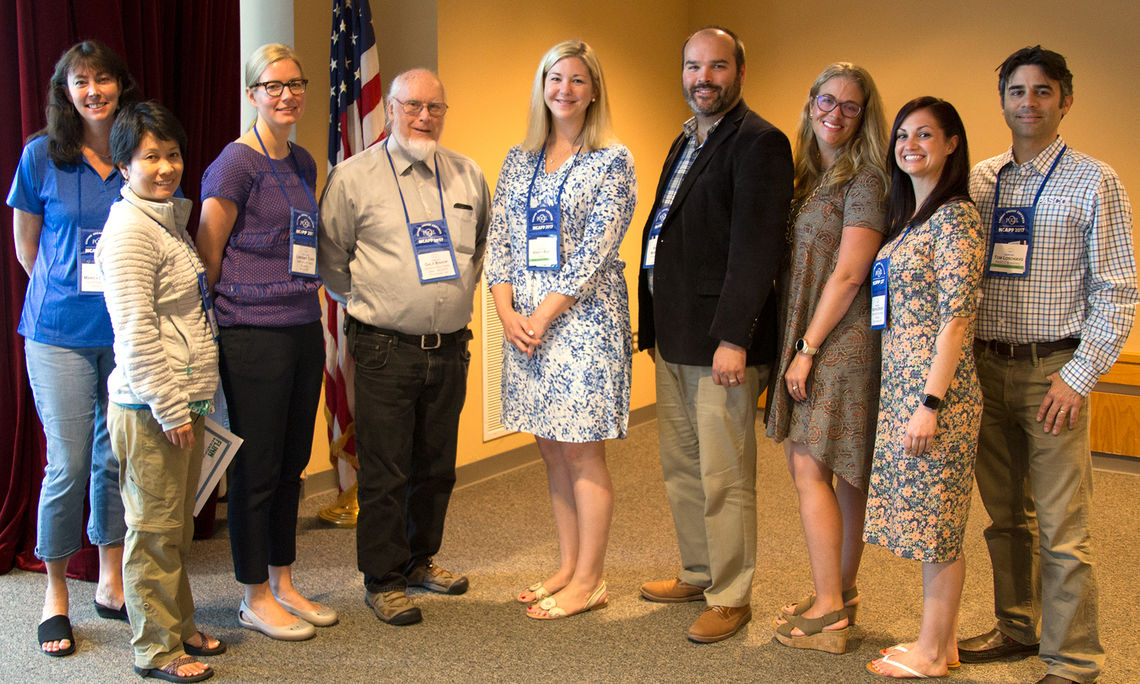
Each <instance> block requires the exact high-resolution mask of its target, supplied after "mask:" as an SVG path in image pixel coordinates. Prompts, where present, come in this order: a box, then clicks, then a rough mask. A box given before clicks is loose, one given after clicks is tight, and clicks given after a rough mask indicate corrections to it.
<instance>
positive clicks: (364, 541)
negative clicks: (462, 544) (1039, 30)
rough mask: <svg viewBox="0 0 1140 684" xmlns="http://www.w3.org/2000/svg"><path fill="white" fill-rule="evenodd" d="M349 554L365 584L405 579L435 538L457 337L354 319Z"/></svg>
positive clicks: (450, 448) (449, 451)
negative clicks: (354, 463)
mask: <svg viewBox="0 0 1140 684" xmlns="http://www.w3.org/2000/svg"><path fill="white" fill-rule="evenodd" d="M348 344H349V349H350V350H352V354H353V356H354V357H355V359H356V376H355V383H354V388H355V392H356V405H355V424H356V450H357V454H356V455H357V458H358V459H359V461H360V471H359V472H358V473H357V502H358V503H359V505H360V513H359V516H358V517H357V524H356V558H357V564H358V566H359V568H360V570H361V572H363V573H364V584H365V586H366V587H368V589H369V590H370V591H390V590H392V589H402V588H406V587H407V579H406V577H407V573H408V572H409V571H410V570H411V569H412V568H414V567H416V566H417V565H421V564H423V563H425V562H426V561H427V560H428V559H430V558H431V557H432V556H434V555H435V554H436V553H437V552H438V551H439V547H440V544H441V543H442V542H443V521H444V517H445V516H446V514H447V503H448V501H449V500H450V498H451V490H452V488H453V487H454V486H455V451H456V444H457V441H458V433H459V413H460V411H462V410H463V402H464V398H465V397H466V393H467V367H468V364H469V362H470V358H471V355H470V353H469V352H468V351H467V342H466V341H461V342H451V343H449V344H445V345H443V346H441V347H439V348H438V349H421V348H420V347H419V346H418V345H414V344H409V343H408V342H406V341H400V340H399V339H397V338H396V337H394V336H391V335H385V334H382V333H380V332H378V331H377V330H376V329H375V328H371V327H370V326H366V325H363V324H361V323H359V322H358V321H355V320H351V319H350V320H349V323H348Z"/></svg>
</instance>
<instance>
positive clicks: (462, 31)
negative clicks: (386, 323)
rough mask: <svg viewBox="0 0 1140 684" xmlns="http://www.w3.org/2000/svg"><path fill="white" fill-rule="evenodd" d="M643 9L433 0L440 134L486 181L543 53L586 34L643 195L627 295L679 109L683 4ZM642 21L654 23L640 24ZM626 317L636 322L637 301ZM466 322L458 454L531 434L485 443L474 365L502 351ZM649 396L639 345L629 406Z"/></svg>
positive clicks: (464, 457) (517, 123) (510, 136)
mask: <svg viewBox="0 0 1140 684" xmlns="http://www.w3.org/2000/svg"><path fill="white" fill-rule="evenodd" d="M649 8H650V5H648V4H645V5H642V4H637V3H631V4H625V3H614V2H607V1H605V0H581V1H580V2H577V3H554V2H525V3H520V2H517V1H505V0H486V1H481V2H478V3H474V2H467V1H466V0H440V1H439V2H438V14H439V27H438V30H439V73H440V77H441V78H442V79H443V82H444V85H445V86H446V87H447V99H448V103H449V104H450V105H451V109H450V110H449V112H448V115H447V128H446V130H445V131H444V134H443V143H444V144H445V145H447V146H449V147H451V148H453V149H456V150H458V151H460V152H463V153H464V154H466V155H469V156H471V157H472V158H473V159H475V161H476V162H478V163H479V165H480V166H482V167H483V172H484V173H485V174H486V176H487V182H488V183H490V184H491V185H492V188H493V186H494V183H495V181H496V179H497V177H498V173H499V168H500V166H501V165H502V163H503V159H505V158H506V156H507V150H508V149H510V147H511V146H512V145H515V144H517V143H519V142H521V141H522V138H523V134H524V132H525V128H526V116H527V108H528V106H529V103H530V91H531V85H532V83H533V80H534V72H535V69H536V68H537V66H538V60H539V59H540V58H541V57H542V55H543V53H545V52H546V50H548V49H549V48H550V47H551V46H553V45H554V44H555V43H558V42H560V41H563V40H567V39H569V38H579V39H582V40H585V41H586V42H588V43H590V45H592V46H593V47H594V49H595V50H597V51H598V55H599V57H600V58H601V61H602V68H603V70H604V71H605V76H606V81H607V87H608V88H609V94H610V98H611V102H612V103H613V115H614V128H615V131H616V133H617V136H618V137H619V138H620V139H621V141H622V142H623V143H625V145H626V146H628V147H629V148H630V149H631V150H632V151H633V154H634V160H635V164H636V168H637V180H638V192H639V197H640V201H639V202H638V208H637V213H636V214H635V215H634V219H633V223H632V224H631V227H630V230H629V233H628V234H627V236H626V240H625V242H624V243H623V245H622V250H621V253H622V258H623V259H624V260H625V262H626V273H627V279H628V282H630V283H631V289H632V290H633V291H634V292H632V293H631V296H632V295H634V294H636V283H637V269H638V267H639V265H640V260H639V254H638V252H639V251H640V235H641V227H642V225H644V223H645V217H646V214H647V213H648V211H649V208H650V205H651V204H652V202H653V192H654V190H655V189H656V186H657V177H658V175H659V174H660V171H661V165H662V164H663V163H664V160H665V153H666V152H667V150H668V145H669V141H670V140H671V139H672V138H673V137H674V136H675V135H676V133H677V127H678V126H679V124H680V122H681V121H682V120H683V119H684V117H685V111H686V110H685V105H684V102H683V101H682V100H681V98H680V96H679V92H680V91H679V81H678V73H679V72H678V70H677V63H678V62H677V46H678V44H679V42H680V41H681V40H683V38H684V35H685V17H686V12H687V10H686V3H685V2H682V1H681V0H672V1H661V2H655V3H653V4H652V11H649ZM648 25H652V26H654V29H653V30H652V31H649V30H639V29H638V27H646V28H647V27H648ZM670 27H671V28H670ZM635 32H636V33H637V34H638V35H637V38H636V39H633V38H632V35H633V34H634V33H635ZM634 41H635V42H634ZM634 46H636V47H634ZM633 317H634V321H635V323H636V320H637V314H636V308H634V313H633ZM472 328H473V329H474V330H475V344H474V346H473V347H472V361H473V363H472V366H471V376H470V378H469V380H468V393H467V408H466V409H465V410H464V413H463V417H462V419H461V423H460V455H459V460H460V463H465V462H470V461H473V460H478V459H480V458H484V457H486V456H489V455H492V454H495V453H498V452H500V451H503V450H504V449H505V448H510V447H514V446H518V445H520V444H526V443H530V442H531V438H530V437H529V436H522V435H516V436H513V437H509V438H504V439H501V440H495V441H493V442H490V443H487V444H483V443H482V436H481V435H482V427H481V425H482V422H481V421H482V405H481V401H480V397H481V396H482V378H481V373H482V367H481V366H480V365H479V364H480V363H482V362H483V361H484V357H485V356H486V361H487V362H488V363H499V359H500V357H499V354H498V351H497V350H486V351H485V350H483V349H482V348H481V346H480V344H479V337H480V335H479V329H478V328H479V321H478V316H476V320H475V321H474V322H473V325H472ZM653 401H654V394H653V369H652V365H651V364H650V362H649V360H648V359H647V358H646V355H645V354H637V355H635V357H634V375H633V394H632V397H631V401H630V405H631V407H632V408H639V407H642V406H646V405H648V404H651V403H653Z"/></svg>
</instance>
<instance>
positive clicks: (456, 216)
mask: <svg viewBox="0 0 1140 684" xmlns="http://www.w3.org/2000/svg"><path fill="white" fill-rule="evenodd" d="M447 227H448V230H449V231H450V232H451V240H452V243H453V244H454V245H455V252H456V253H457V254H467V255H472V254H474V253H475V210H474V209H467V208H463V207H452V209H451V210H450V211H449V212H448V217H447Z"/></svg>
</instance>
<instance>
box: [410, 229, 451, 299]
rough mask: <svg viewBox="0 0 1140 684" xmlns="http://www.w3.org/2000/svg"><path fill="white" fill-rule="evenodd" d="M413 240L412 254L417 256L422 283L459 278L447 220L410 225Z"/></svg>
mask: <svg viewBox="0 0 1140 684" xmlns="http://www.w3.org/2000/svg"><path fill="white" fill-rule="evenodd" d="M408 233H409V235H411V238H412V252H414V253H415V256H416V270H417V271H419V274H420V282H421V283H434V282H438V281H440V280H451V279H453V278H458V277H459V266H458V265H457V264H456V262H455V250H454V249H452V247H451V233H449V232H448V230H447V219H439V220H438V221H420V222H419V223H408Z"/></svg>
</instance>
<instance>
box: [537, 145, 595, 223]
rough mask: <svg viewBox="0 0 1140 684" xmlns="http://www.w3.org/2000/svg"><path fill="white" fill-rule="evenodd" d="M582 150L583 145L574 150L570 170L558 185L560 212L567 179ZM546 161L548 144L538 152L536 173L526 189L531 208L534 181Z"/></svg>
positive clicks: (557, 196) (556, 202) (556, 197)
mask: <svg viewBox="0 0 1140 684" xmlns="http://www.w3.org/2000/svg"><path fill="white" fill-rule="evenodd" d="M581 151H582V146H581V145H579V146H578V150H577V151H575V152H574V156H573V157H572V161H571V162H570V170H569V171H567V172H566V175H565V176H563V177H562V182H561V183H560V184H559V185H558V194H557V195H556V196H555V198H554V200H555V206H557V207H558V209H559V213H561V210H562V188H564V187H566V181H567V180H569V179H570V174H571V173H572V172H573V171H574V166H575V165H576V164H577V163H578V152H581ZM545 162H546V145H543V146H542V151H541V152H539V153H538V163H537V164H535V165H534V173H532V174H531V175H530V187H529V188H527V190H526V206H527V208H528V209H531V208H532V207H531V206H530V200H531V195H532V194H533V193H534V181H535V179H536V178H538V170H539V169H541V168H542V167H543V165H544V163H545Z"/></svg>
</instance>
